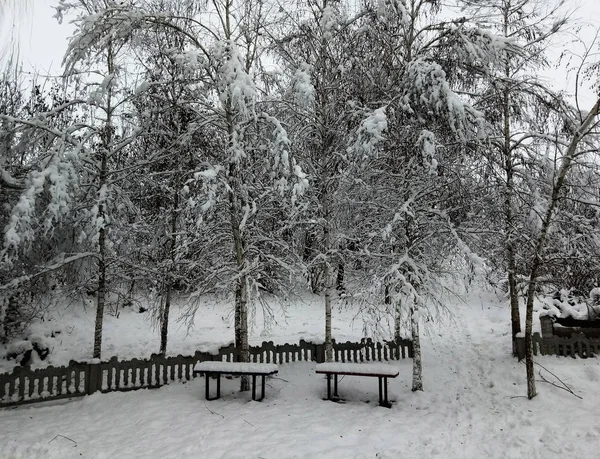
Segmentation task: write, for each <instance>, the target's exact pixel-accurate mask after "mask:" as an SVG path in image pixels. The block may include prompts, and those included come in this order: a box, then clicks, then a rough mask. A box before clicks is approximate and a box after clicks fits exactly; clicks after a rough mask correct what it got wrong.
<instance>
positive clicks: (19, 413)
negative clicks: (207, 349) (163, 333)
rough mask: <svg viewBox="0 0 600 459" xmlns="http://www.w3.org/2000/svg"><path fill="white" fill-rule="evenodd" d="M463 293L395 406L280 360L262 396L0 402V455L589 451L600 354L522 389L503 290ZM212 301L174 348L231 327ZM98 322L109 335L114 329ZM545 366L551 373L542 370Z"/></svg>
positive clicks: (168, 390)
mask: <svg viewBox="0 0 600 459" xmlns="http://www.w3.org/2000/svg"><path fill="white" fill-rule="evenodd" d="M468 303H469V304H453V305H451V307H452V309H453V310H454V317H455V319H456V321H455V323H454V324H448V323H445V324H440V325H436V326H434V327H430V328H429V333H428V335H427V336H425V337H424V338H423V347H424V349H423V362H424V383H425V392H423V393H412V392H411V391H410V382H411V361H410V360H404V361H400V362H397V363H396V362H395V363H393V365H394V366H396V367H397V368H398V369H399V371H400V375H399V377H398V378H397V379H395V380H391V381H390V398H391V399H392V400H394V401H395V403H394V406H393V407H392V409H386V408H381V407H378V406H377V380H376V379H373V378H361V377H351V376H348V377H344V378H343V379H341V381H340V395H341V396H342V397H343V398H345V399H346V403H344V404H337V403H333V402H328V401H324V400H322V399H323V397H324V396H325V392H326V385H325V380H324V379H323V377H322V376H321V375H315V372H314V368H315V366H314V364H313V363H293V364H284V365H281V366H280V372H279V374H278V376H277V378H273V379H270V380H269V381H268V387H267V391H266V398H265V400H264V401H263V402H260V403H259V402H252V401H250V400H249V399H250V395H249V394H248V393H239V392H236V389H237V387H238V381H237V380H224V382H223V385H222V394H223V398H222V399H220V400H216V401H212V402H206V401H205V400H204V397H203V394H204V391H203V388H204V380H203V379H202V378H197V379H196V380H194V381H192V382H189V383H187V384H174V385H170V386H165V387H163V388H161V389H156V390H140V391H135V392H128V393H113V394H105V395H101V394H95V395H93V396H89V397H83V398H81V399H77V400H74V401H70V402H61V403H55V404H52V403H49V404H37V405H32V406H27V407H20V408H16V409H9V410H6V409H5V410H1V411H0V457H2V458H5V457H6V458H8V457H10V458H37V457H39V458H75V457H77V458H81V457H83V458H117V457H118V458H237V457H240V458H241V457H244V458H247V457H251V458H293V457H296V458H312V457H330V458H376V457H378V458H399V457H402V458H417V457H418V458H424V457H440V458H522V457H528V458H544V459H547V458H553V457H557V458H558V457H587V458H593V457H597V449H598V445H600V424H599V423H598V422H597V421H598V413H597V411H598V410H597V407H598V406H599V405H600V383H599V381H600V359H587V360H582V359H571V358H557V357H538V358H537V361H538V362H539V363H540V364H541V365H543V366H544V367H546V368H547V369H548V370H550V371H552V372H553V373H554V374H556V375H557V376H558V377H560V378H561V379H562V380H563V381H564V382H565V383H567V384H568V385H569V386H570V387H571V388H572V389H573V390H574V391H575V393H576V394H577V395H579V396H580V397H582V399H579V398H576V397H575V396H573V395H571V394H570V393H568V392H566V391H564V390H560V389H558V388H556V387H554V386H552V385H550V384H546V383H542V382H540V383H538V391H539V396H538V397H536V398H535V399H533V400H531V401H530V400H527V399H526V398H525V397H524V396H525V394H526V387H525V368H524V365H523V364H521V363H518V362H517V361H516V360H514V359H513V358H512V357H511V356H510V337H509V333H510V331H509V330H510V324H509V317H510V314H509V311H508V307H507V306H506V301H504V302H500V300H498V298H497V297H496V296H495V295H492V294H482V293H477V294H474V295H471V297H470V300H469V302H468ZM306 307H307V309H306V310H305V313H306V315H305V314H304V313H301V312H300V313H298V315H297V316H296V317H297V318H298V320H295V319H293V320H292V319H290V320H288V323H289V324H292V325H293V326H291V325H288V326H283V327H281V328H280V329H279V328H277V327H273V329H272V330H271V331H270V332H268V333H269V335H268V336H267V338H269V339H276V340H279V339H280V338H281V339H282V340H284V341H296V340H297V339H298V337H299V336H305V337H310V336H313V335H314V336H317V335H319V333H320V330H321V320H322V315H321V314H317V312H318V311H317V310H316V309H315V308H316V306H306ZM221 313H222V311H219V308H218V307H217V306H216V305H215V307H214V316H215V317H214V318H213V320H209V319H208V318H206V320H205V323H204V324H198V329H199V330H202V333H203V334H202V339H200V338H199V336H200V332H198V337H195V333H194V334H193V335H192V336H190V337H188V338H187V339H186V340H180V339H179V338H177V337H178V336H182V335H172V336H171V343H172V345H173V346H174V347H177V346H180V348H179V349H177V352H179V351H182V352H187V351H186V350H187V349H189V350H192V349H194V348H195V347H196V346H199V345H208V342H209V339H208V338H207V336H206V335H204V331H205V329H206V330H207V331H208V324H209V323H211V324H212V325H211V326H214V327H215V329H214V330H213V332H212V334H211V335H209V336H210V337H213V338H214V341H216V342H222V341H223V340H227V339H228V336H229V334H230V330H227V326H226V325H227V324H224V325H223V326H221V325H220V324H219V321H221V322H223V320H222V319H221V315H220V314H221ZM289 313H290V314H292V313H291V310H290V312H289ZM308 313H310V317H309V316H308ZM313 315H315V316H316V317H312V316H313ZM350 317H351V314H350V313H347V314H346V315H345V316H344V314H342V315H341V319H349V318H350ZM341 319H340V315H339V314H338V321H337V322H336V327H337V330H336V335H338V337H339V338H341V339H346V338H353V337H356V336H358V337H360V335H361V333H360V331H361V324H359V323H356V324H355V325H354V328H353V326H351V325H347V324H344V323H343V320H341ZM119 320H121V319H119ZM217 324H219V325H217ZM299 324H302V325H303V326H302V327H301V328H302V330H298V325H299ZM290 327H291V328H290ZM225 331H226V332H227V334H225V333H224V332H225ZM256 331H257V332H258V333H255V339H258V341H260V339H261V337H260V332H261V331H259V330H256ZM140 334H141V333H140V332H139V331H136V332H132V335H134V336H138V337H139V336H140ZM353 334H354V335H353ZM107 336H109V338H108V340H109V343H111V344H110V345H111V346H115V349H116V348H117V347H118V346H119V341H120V338H119V336H117V334H115V335H114V336H112V337H111V334H110V333H108V334H107ZM321 336H322V335H321ZM148 340H149V341H147V342H146V343H145V344H133V343H132V341H133V340H132V339H130V338H127V337H123V347H124V348H126V349H127V351H126V352H125V353H122V352H121V351H119V355H123V356H125V355H129V353H132V352H133V351H132V349H134V348H136V347H137V349H140V348H141V349H143V348H144V346H147V347H150V348H151V347H154V346H155V345H156V340H155V339H154V338H152V340H150V338H148ZM188 340H189V341H190V342H189V344H184V345H183V344H181V343H184V342H185V343H187V341H188ZM538 369H539V370H541V368H539V367H538ZM538 369H536V371H537V370H538ZM542 375H543V376H544V377H545V378H546V379H548V380H554V377H553V376H552V375H550V374H549V373H546V372H545V371H544V370H542Z"/></svg>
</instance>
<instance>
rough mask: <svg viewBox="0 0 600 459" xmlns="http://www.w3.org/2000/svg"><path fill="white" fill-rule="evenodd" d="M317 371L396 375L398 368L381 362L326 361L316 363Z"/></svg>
mask: <svg viewBox="0 0 600 459" xmlns="http://www.w3.org/2000/svg"><path fill="white" fill-rule="evenodd" d="M315 369H316V372H317V373H341V374H353V375H383V376H397V375H398V368H396V367H394V366H392V365H385V364H381V363H342V362H327V363H319V364H317V365H316V368H315Z"/></svg>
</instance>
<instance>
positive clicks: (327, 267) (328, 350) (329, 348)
mask: <svg viewBox="0 0 600 459" xmlns="http://www.w3.org/2000/svg"><path fill="white" fill-rule="evenodd" d="M322 201H323V203H322V205H323V220H324V227H323V251H324V253H325V262H324V268H323V276H324V278H325V279H324V281H325V361H326V362H332V361H333V343H332V337H331V297H332V294H333V278H332V275H331V261H332V260H331V252H332V249H333V244H332V238H331V207H330V202H329V195H328V194H327V192H324V193H323V196H322Z"/></svg>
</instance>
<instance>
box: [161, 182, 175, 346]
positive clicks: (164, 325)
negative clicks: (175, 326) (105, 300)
mask: <svg viewBox="0 0 600 459" xmlns="http://www.w3.org/2000/svg"><path fill="white" fill-rule="evenodd" d="M178 208H179V182H178V181H177V180H176V181H175V196H174V199H173V209H172V211H171V225H170V226H171V228H170V229H171V235H170V236H169V239H170V244H169V257H170V259H171V266H170V267H169V273H168V276H167V289H166V290H167V291H166V296H165V304H164V308H163V311H162V314H161V324H160V354H162V355H165V354H166V353H167V339H168V336H169V312H170V310H171V299H172V295H173V271H174V269H175V258H176V252H177V209H178Z"/></svg>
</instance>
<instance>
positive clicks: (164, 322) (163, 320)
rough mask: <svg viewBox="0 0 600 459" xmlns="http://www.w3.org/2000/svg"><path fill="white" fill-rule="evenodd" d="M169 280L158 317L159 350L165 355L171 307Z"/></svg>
mask: <svg viewBox="0 0 600 459" xmlns="http://www.w3.org/2000/svg"><path fill="white" fill-rule="evenodd" d="M171 290H172V287H171V282H170V281H168V282H167V291H166V294H165V304H164V306H163V310H162V314H161V317H160V351H159V353H160V354H162V355H165V354H166V353H167V337H168V335H169V310H170V309H171Z"/></svg>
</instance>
